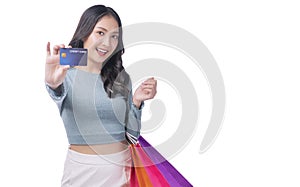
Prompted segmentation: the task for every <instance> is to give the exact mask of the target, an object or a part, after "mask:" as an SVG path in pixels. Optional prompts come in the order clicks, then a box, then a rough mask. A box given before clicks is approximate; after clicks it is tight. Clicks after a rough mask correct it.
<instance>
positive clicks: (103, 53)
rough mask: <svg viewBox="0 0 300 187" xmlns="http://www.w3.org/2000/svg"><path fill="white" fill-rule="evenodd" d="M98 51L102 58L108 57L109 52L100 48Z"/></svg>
mask: <svg viewBox="0 0 300 187" xmlns="http://www.w3.org/2000/svg"><path fill="white" fill-rule="evenodd" d="M96 50H97V51H98V53H99V54H100V55H101V56H103V55H106V53H107V52H108V51H107V50H104V49H100V48H96Z"/></svg>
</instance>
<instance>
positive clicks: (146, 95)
mask: <svg viewBox="0 0 300 187" xmlns="http://www.w3.org/2000/svg"><path fill="white" fill-rule="evenodd" d="M156 87H157V81H156V79H154V77H152V78H149V79H147V80H145V81H144V82H143V83H142V84H141V85H140V86H139V87H138V88H137V89H136V90H135V92H134V94H133V98H132V101H133V103H134V105H135V106H136V107H137V108H140V106H141V103H142V102H143V101H145V100H148V99H152V98H154V96H155V95H156Z"/></svg>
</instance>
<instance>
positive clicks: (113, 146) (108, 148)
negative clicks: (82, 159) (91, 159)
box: [70, 140, 128, 155]
mask: <svg viewBox="0 0 300 187" xmlns="http://www.w3.org/2000/svg"><path fill="white" fill-rule="evenodd" d="M127 148H128V143H127V141H126V140H124V141H120V142H115V143H109V144H93V145H86V144H82V145H76V144H71V145H70V149H71V150H73V151H76V152H79V153H83V154H90V155H106V154H113V153H118V152H121V151H124V150H126V149H127Z"/></svg>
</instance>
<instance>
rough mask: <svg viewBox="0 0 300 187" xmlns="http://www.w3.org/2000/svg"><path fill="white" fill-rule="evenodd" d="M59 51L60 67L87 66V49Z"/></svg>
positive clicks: (63, 49)
mask: <svg viewBox="0 0 300 187" xmlns="http://www.w3.org/2000/svg"><path fill="white" fill-rule="evenodd" d="M59 51H60V64H61V65H70V66H87V54H88V51H87V49H84V48H61V49H60V50H59Z"/></svg>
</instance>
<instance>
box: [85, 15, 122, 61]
mask: <svg viewBox="0 0 300 187" xmlns="http://www.w3.org/2000/svg"><path fill="white" fill-rule="evenodd" d="M118 41H119V26H118V22H117V21H116V20H115V19H114V18H113V17H112V16H109V15H107V16H103V17H102V18H101V19H100V20H99V21H98V22H97V23H96V25H95V27H94V29H93V31H92V32H91V34H90V35H89V37H88V38H87V39H86V40H85V41H84V44H83V45H84V46H83V47H84V48H87V49H88V63H97V64H102V63H103V62H104V61H105V60H106V59H107V58H108V57H110V56H111V54H112V53H113V52H114V51H115V49H116V48H117V46H118Z"/></svg>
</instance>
